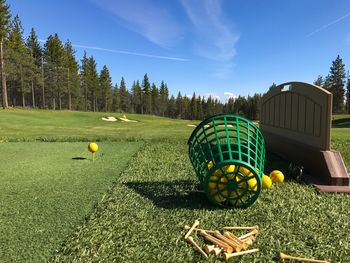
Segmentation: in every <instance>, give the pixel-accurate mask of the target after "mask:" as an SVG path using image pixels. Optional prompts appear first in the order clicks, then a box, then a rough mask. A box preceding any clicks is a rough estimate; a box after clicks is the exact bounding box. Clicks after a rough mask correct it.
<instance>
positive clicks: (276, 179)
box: [270, 170, 284, 183]
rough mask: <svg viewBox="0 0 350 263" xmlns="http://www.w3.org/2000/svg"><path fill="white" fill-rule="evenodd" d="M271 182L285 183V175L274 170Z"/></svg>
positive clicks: (271, 174)
mask: <svg viewBox="0 0 350 263" xmlns="http://www.w3.org/2000/svg"><path fill="white" fill-rule="evenodd" d="M270 178H271V181H272V182H274V183H283V181H284V175H283V173H282V172H281V171H279V170H274V171H272V172H271V173H270Z"/></svg>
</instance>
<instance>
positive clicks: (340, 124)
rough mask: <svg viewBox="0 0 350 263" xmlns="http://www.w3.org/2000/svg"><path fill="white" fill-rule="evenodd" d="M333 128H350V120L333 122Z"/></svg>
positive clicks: (344, 119)
mask: <svg viewBox="0 0 350 263" xmlns="http://www.w3.org/2000/svg"><path fill="white" fill-rule="evenodd" d="M332 127H333V128H350V118H343V119H336V120H333V121H332Z"/></svg>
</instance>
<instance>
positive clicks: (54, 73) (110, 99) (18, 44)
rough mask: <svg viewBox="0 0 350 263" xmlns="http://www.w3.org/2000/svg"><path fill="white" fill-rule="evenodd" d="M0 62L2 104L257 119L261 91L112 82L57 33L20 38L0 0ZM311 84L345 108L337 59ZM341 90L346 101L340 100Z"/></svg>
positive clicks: (346, 91)
mask: <svg viewBox="0 0 350 263" xmlns="http://www.w3.org/2000/svg"><path fill="white" fill-rule="evenodd" d="M0 65H1V90H0V92H1V94H0V95H1V97H2V100H1V102H2V107H3V108H7V107H8V106H13V107H17V106H22V107H33V108H42V109H53V110H56V109H60V110H61V109H68V110H83V111H104V112H125V113H139V114H154V115H160V116H166V117H171V118H183V119H203V118H205V117H207V116H210V115H215V114H219V113H233V114H238V115H241V116H244V117H247V118H249V119H258V118H259V104H260V99H261V94H254V95H253V96H248V97H243V96H239V97H238V98H229V99H228V100H227V101H226V102H225V103H223V102H222V101H220V100H218V99H217V98H213V97H208V98H205V97H203V96H197V95H196V94H195V93H193V95H192V97H188V96H184V95H182V94H181V93H180V92H179V93H178V94H177V96H174V95H170V94H169V89H168V86H167V84H166V83H165V82H164V81H162V82H161V83H160V84H159V85H158V86H157V85H156V84H155V83H153V82H151V81H150V80H149V77H148V75H147V74H145V75H144V77H143V79H142V80H141V81H140V80H135V81H134V82H133V83H132V86H131V87H130V88H127V87H126V83H125V80H124V78H123V77H122V78H121V80H120V82H119V83H117V84H113V82H112V78H111V76H110V72H109V70H108V68H107V66H106V65H104V66H103V67H102V70H101V71H100V72H97V64H96V61H95V59H94V57H93V56H87V53H86V52H84V55H83V58H82V59H81V60H80V61H77V58H76V57H75V50H74V49H73V46H72V43H71V42H70V41H69V40H67V41H66V42H65V43H63V42H62V41H61V40H60V38H59V37H58V35H57V34H54V35H50V36H49V37H48V38H47V40H46V42H45V43H44V45H43V46H41V45H40V43H39V40H38V37H37V35H36V32H35V30H34V28H32V30H31V32H30V34H29V36H28V37H27V38H24V36H23V28H22V25H21V21H20V18H19V17H18V15H17V16H15V17H14V18H13V19H11V14H10V10H9V5H7V4H6V0H0ZM314 83H315V84H317V85H319V86H321V87H323V88H325V89H327V90H329V91H331V92H332V93H333V112H334V113H344V112H345V111H347V112H349V113H350V106H349V104H350V77H349V74H348V76H347V77H346V75H345V65H344V64H343V62H342V59H341V58H340V57H339V56H337V58H336V59H335V60H334V61H333V62H332V66H331V68H330V72H329V74H328V75H327V76H326V77H322V76H319V77H318V78H317V80H316V81H315V82H314ZM345 95H346V100H345V99H344V98H345Z"/></svg>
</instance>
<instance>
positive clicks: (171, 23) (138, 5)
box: [91, 0, 182, 47]
mask: <svg viewBox="0 0 350 263" xmlns="http://www.w3.org/2000/svg"><path fill="white" fill-rule="evenodd" d="M91 1H92V2H93V3H95V4H96V5H98V6H100V7H102V8H104V9H106V10H108V11H109V12H111V13H112V14H113V15H115V16H117V17H118V18H120V19H122V20H123V21H124V22H126V26H127V27H128V28H130V29H131V30H133V31H135V32H137V33H138V34H141V35H142V36H144V37H145V38H147V39H148V40H149V41H151V42H153V43H155V44H157V45H159V46H161V47H168V46H173V45H174V44H175V43H176V42H178V41H179V40H180V39H181V38H182V30H181V27H180V25H179V24H178V23H177V22H176V21H177V20H176V18H174V17H173V15H172V13H171V12H169V11H168V10H166V9H165V8H162V7H161V1H158V2H156V3H155V2H153V1H151V0H138V1H130V0H91Z"/></svg>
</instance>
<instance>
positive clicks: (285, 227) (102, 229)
mask: <svg viewBox="0 0 350 263" xmlns="http://www.w3.org/2000/svg"><path fill="white" fill-rule="evenodd" d="M170 149H171V150H170ZM186 151H187V147H186V145H184V144H183V143H164V142H159V143H153V144H147V145H146V147H145V148H143V150H142V151H140V152H139V153H138V154H137V156H136V157H135V158H134V159H133V160H132V162H131V163H130V164H129V166H128V168H127V169H126V170H125V171H124V172H123V174H122V175H121V176H120V177H119V178H118V180H117V182H116V184H115V186H114V188H113V189H112V191H110V192H109V194H108V195H106V196H105V197H104V198H103V199H102V200H101V202H100V203H99V205H98V207H97V208H96V210H95V211H94V212H93V213H92V214H91V216H90V218H89V219H88V220H87V221H86V222H85V223H84V224H83V225H82V226H80V227H79V228H77V229H76V231H75V232H74V234H73V235H72V236H71V237H70V238H69V239H68V240H67V241H66V243H65V245H64V246H63V247H62V248H61V249H60V251H59V252H58V254H57V255H56V256H55V257H54V261H56V262H71V261H78V262H88V261H91V260H93V259H95V260H97V261H105V262H199V261H200V260H201V256H200V255H199V254H198V253H197V252H195V250H194V249H193V248H192V247H191V246H190V245H189V244H187V243H186V242H185V241H184V239H183V236H184V232H183V231H182V228H183V226H184V225H185V224H188V225H190V224H192V223H193V221H194V220H195V219H197V218H200V222H201V225H200V226H201V227H203V228H206V229H219V228H220V227H221V226H227V225H255V224H258V225H259V226H260V228H261V231H260V234H259V235H258V238H257V241H256V243H255V244H254V247H256V248H259V249H260V252H259V253H258V254H254V255H249V256H248V255H247V256H244V257H242V258H241V260H232V262H280V261H279V260H277V259H276V256H277V255H278V252H280V251H283V252H286V253H289V254H294V255H303V256H306V257H315V258H325V259H328V260H330V262H350V221H349V216H350V212H349V209H348V208H349V207H350V196H349V195H345V194H317V193H316V192H315V190H314V189H313V188H312V187H311V186H307V185H301V184H297V183H294V182H286V183H284V184H280V185H274V186H273V188H272V189H270V190H264V191H263V192H262V193H261V196H260V197H259V199H258V200H257V202H255V203H254V204H253V205H252V206H251V207H250V208H248V209H246V210H230V209H228V210H225V209H217V208H216V207H213V206H212V205H211V204H209V202H208V201H207V199H206V197H205V196H204V194H203V193H201V192H198V190H199V188H198V181H197V179H196V177H195V174H194V172H193V169H192V168H191V165H190V164H189V162H188V157H187V155H186ZM349 157H350V156H348V155H347V156H346V162H347V163H348V164H349V163H350V158H349ZM116 219H117V220H116ZM196 240H198V242H199V243H201V244H203V242H202V241H201V238H196ZM216 261H219V260H217V259H215V258H213V257H212V258H211V259H210V260H209V262H216Z"/></svg>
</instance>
